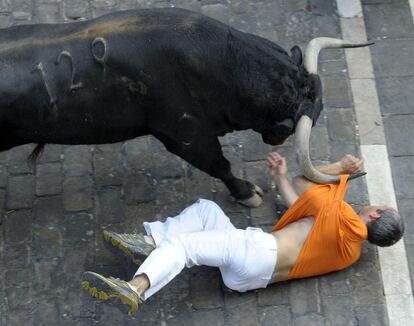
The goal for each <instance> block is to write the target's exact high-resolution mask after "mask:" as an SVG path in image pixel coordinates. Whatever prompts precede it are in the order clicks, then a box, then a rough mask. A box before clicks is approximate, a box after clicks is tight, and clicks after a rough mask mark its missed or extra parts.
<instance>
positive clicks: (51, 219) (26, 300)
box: [0, 0, 388, 326]
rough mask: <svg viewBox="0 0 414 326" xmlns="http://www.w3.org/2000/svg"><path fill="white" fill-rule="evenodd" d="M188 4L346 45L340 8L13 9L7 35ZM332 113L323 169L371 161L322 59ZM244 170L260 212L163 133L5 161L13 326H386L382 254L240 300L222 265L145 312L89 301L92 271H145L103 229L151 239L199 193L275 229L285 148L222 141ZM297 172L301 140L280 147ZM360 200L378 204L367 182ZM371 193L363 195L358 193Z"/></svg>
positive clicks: (3, 288) (179, 285) (326, 58)
mask: <svg viewBox="0 0 414 326" xmlns="http://www.w3.org/2000/svg"><path fill="white" fill-rule="evenodd" d="M167 6H176V7H183V8H188V9H192V10H195V11H199V12H202V13H204V14H206V15H209V16H211V17H214V18H216V19H219V20H221V21H223V22H225V23H228V24H230V25H232V26H234V27H235V28H238V29H240V30H243V31H247V32H251V33H255V34H258V35H261V36H264V37H266V38H268V39H270V40H272V41H275V42H278V43H279V44H280V45H282V46H283V47H285V48H286V49H289V48H290V47H291V46H293V45H295V44H298V45H300V46H302V48H303V47H304V45H305V44H306V43H307V42H308V41H309V40H310V39H311V38H312V37H315V36H334V37H338V36H339V37H340V29H339V22H338V18H337V16H336V14H335V8H334V7H333V4H332V3H331V1H324V0H312V1H304V0H293V1H292V0H291V1H288V0H263V1H253V0H250V1H244V0H238V1H235V0H231V1H230V0H228V1H226V0H201V1H197V0H188V1H186V0H175V1H174V0H171V1H167V0H147V1H144V0H105V1H103V0H88V1H83V0H66V1H62V0H33V1H28V0H0V26H1V27H7V26H10V25H15V24H27V23H29V24H30V23H40V22H63V21H72V20H76V19H80V18H82V17H86V18H91V17H96V16H99V15H102V14H104V13H108V12H112V11H115V10H123V9H130V8H147V7H148V8H150V7H167ZM320 68H321V74H322V76H323V83H324V96H325V110H324V112H323V114H322V115H321V117H320V119H319V121H318V123H317V125H316V127H315V128H314V130H313V134H312V142H311V144H312V150H311V151H312V155H313V158H314V159H315V160H316V161H317V162H319V163H323V162H328V161H332V160H336V159H339V158H340V157H341V156H342V155H343V154H345V153H354V154H358V153H359V149H358V138H357V137H358V136H357V134H358V130H357V129H356V127H355V115H354V111H353V102H352V96H351V93H350V87H349V82H348V76H347V70H346V63H345V59H344V53H343V51H341V50H335V51H326V52H324V53H323V55H322V56H321V64H320ZM221 142H222V144H223V149H224V152H225V155H226V157H228V158H229V159H230V160H231V161H232V163H233V169H234V172H235V174H236V175H238V176H244V177H247V178H248V179H249V180H251V181H253V182H255V183H257V184H258V185H260V186H261V187H262V188H263V189H264V190H265V191H266V196H265V203H264V205H263V206H261V207H260V208H257V209H247V208H244V207H242V206H240V205H238V204H236V203H234V202H233V201H232V200H231V198H230V197H229V194H228V192H227V190H226V189H225V187H224V185H223V184H222V183H221V182H219V181H217V180H214V179H212V178H210V177H209V176H207V175H206V174H204V173H202V172H200V171H199V170H197V169H195V168H193V167H191V166H189V165H188V164H187V163H186V162H184V161H182V160H181V159H179V158H177V157H176V156H174V155H172V154H170V153H168V152H167V151H166V150H165V149H164V148H163V145H161V144H160V143H159V142H158V141H157V140H155V139H154V138H151V137H142V138H139V139H135V140H131V141H127V142H125V143H119V144H112V145H99V146H61V145H48V146H47V147H46V149H45V152H44V154H43V155H42V157H41V158H40V159H39V161H38V162H37V164H35V165H30V164H28V163H27V156H28V154H29V153H30V152H31V150H32V148H33V146H32V145H26V146H21V147H18V148H14V149H12V150H10V151H8V152H4V153H0V206H1V208H2V215H1V217H0V223H1V224H0V266H1V267H0V325H23V324H24V325H92V324H98V325H113V324H117V325H137V324H139V325H335V326H340V325H386V324H387V323H388V320H387V317H386V309H385V305H384V298H383V295H382V283H381V278H380V277H381V276H380V274H379V272H378V271H379V264H378V260H377V254H376V250H375V248H373V247H372V246H369V245H366V246H364V250H363V255H362V257H361V259H360V261H359V262H358V263H356V264H355V265H354V266H353V267H351V268H348V269H346V270H344V271H341V272H338V273H334V274H331V275H327V276H323V277H318V278H311V279H307V280H300V281H294V282H285V283H281V284H278V285H272V286H270V287H269V288H267V289H263V290H260V291H252V292H249V293H245V294H238V293H236V292H230V291H228V290H226V289H225V288H224V287H223V285H222V282H221V279H220V276H219V273H218V271H217V270H216V269H213V268H206V267H198V268H192V269H190V270H186V271H184V272H183V273H182V274H181V275H179V276H178V277H177V278H176V279H175V280H173V281H172V282H171V283H170V284H169V285H168V286H167V287H166V288H165V289H164V290H163V291H161V292H160V293H158V294H156V295H154V296H153V297H152V298H151V299H149V300H148V301H147V302H146V303H145V304H144V305H143V306H142V309H141V310H140V312H139V313H138V314H137V316H136V317H126V316H124V315H122V314H121V313H120V312H119V311H118V310H117V309H116V308H114V307H112V306H109V305H104V304H99V303H96V302H94V301H92V300H91V299H90V298H89V296H87V295H85V294H84V293H83V291H82V290H81V287H80V282H79V280H80V276H81V273H82V272H83V271H85V270H93V271H97V272H99V273H103V274H105V275H113V276H117V277H122V278H126V277H128V276H130V275H131V273H133V272H134V270H133V268H131V267H130V266H127V265H126V264H125V262H124V261H122V260H121V259H118V258H116V257H115V256H113V255H112V254H111V253H110V252H108V251H107V250H106V249H105V248H104V246H103V243H102V236H101V232H102V230H103V229H106V228H107V229H111V230H117V231H123V232H131V231H134V230H138V231H139V230H142V226H141V224H142V222H143V221H144V220H157V219H161V218H163V217H167V216H173V215H175V214H176V213H177V212H179V211H180V210H181V209H183V208H184V207H185V206H186V205H187V204H189V203H191V202H193V201H194V200H196V199H197V198H198V197H204V198H209V199H213V200H215V201H216V202H217V203H218V204H219V205H221V206H222V207H223V209H224V210H225V211H226V212H227V213H228V215H229V216H230V217H231V219H232V221H233V222H234V224H235V225H237V226H238V227H243V228H244V227H246V226H260V227H263V228H264V229H266V230H269V228H270V227H271V226H272V225H273V223H274V222H275V218H276V217H277V216H280V214H281V211H282V208H281V207H280V206H279V205H277V204H276V203H275V200H274V197H275V192H274V189H273V188H272V185H271V183H270V181H269V179H268V178H267V176H266V169H265V167H266V163H265V161H264V157H265V155H266V154H267V153H268V152H269V151H270V150H272V149H275V148H272V147H270V146H267V145H265V144H263V143H262V141H261V139H260V136H259V135H257V134H255V133H253V132H251V131H246V132H238V133H233V134H230V135H227V136H226V137H224V138H222V139H221ZM278 150H280V151H281V152H282V153H283V154H284V155H286V156H287V157H288V158H289V166H290V173H291V174H292V175H293V174H294V173H295V171H296V163H295V160H294V148H293V146H292V140H291V139H290V140H288V141H287V142H286V143H285V144H284V145H283V146H280V147H278ZM350 188H351V189H350V191H349V194H348V200H349V201H350V202H351V203H352V204H353V205H354V206H355V207H356V208H358V207H360V206H361V205H364V204H366V203H367V195H366V191H363V192H362V193H361V189H362V190H364V189H365V184H364V181H363V180H356V181H353V182H352V184H351V186H350ZM357 192H358V194H357Z"/></svg>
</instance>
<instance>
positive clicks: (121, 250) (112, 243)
mask: <svg viewBox="0 0 414 326" xmlns="http://www.w3.org/2000/svg"><path fill="white" fill-rule="evenodd" d="M103 237H104V240H105V241H106V243H107V244H108V245H109V248H110V249H111V251H112V252H114V253H115V254H116V255H117V256H120V257H122V258H123V257H125V256H126V257H127V258H128V259H130V260H131V261H132V263H134V264H135V265H138V266H140V265H141V264H142V263H143V261H144V260H145V258H147V256H145V255H144V254H142V255H141V256H138V254H136V253H133V252H132V251H131V250H129V248H128V247H127V246H125V245H124V244H123V243H122V242H121V241H120V240H118V239H117V238H116V237H113V236H112V235H111V234H110V233H109V232H106V231H105V230H104V231H103ZM114 248H115V250H113V249H114Z"/></svg>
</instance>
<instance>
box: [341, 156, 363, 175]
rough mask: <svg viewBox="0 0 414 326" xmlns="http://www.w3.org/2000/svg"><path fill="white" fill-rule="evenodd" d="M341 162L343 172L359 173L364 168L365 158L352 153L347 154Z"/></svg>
mask: <svg viewBox="0 0 414 326" xmlns="http://www.w3.org/2000/svg"><path fill="white" fill-rule="evenodd" d="M339 164H340V166H341V169H342V174H352V173H358V172H362V171H363V170H364V160H362V159H359V158H357V157H355V156H352V155H350V154H347V155H345V156H344V157H343V158H342V159H341V160H340V161H339Z"/></svg>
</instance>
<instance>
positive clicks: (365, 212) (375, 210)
mask: <svg viewBox="0 0 414 326" xmlns="http://www.w3.org/2000/svg"><path fill="white" fill-rule="evenodd" d="M387 209H392V210H393V208H391V207H388V206H365V207H362V208H361V210H360V211H359V214H358V215H359V217H360V218H361V220H362V221H363V222H364V223H365V224H368V223H369V222H371V221H375V220H377V219H379V218H380V214H381V211H384V210H387Z"/></svg>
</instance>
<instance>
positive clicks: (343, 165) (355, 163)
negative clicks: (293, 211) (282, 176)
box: [292, 154, 364, 195]
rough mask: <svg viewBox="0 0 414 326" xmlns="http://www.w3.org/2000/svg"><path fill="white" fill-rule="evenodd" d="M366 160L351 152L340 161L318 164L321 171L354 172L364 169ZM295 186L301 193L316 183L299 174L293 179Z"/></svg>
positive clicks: (332, 172)
mask: <svg viewBox="0 0 414 326" xmlns="http://www.w3.org/2000/svg"><path fill="white" fill-rule="evenodd" d="M363 164H364V160H362V159H359V158H357V157H355V156H352V155H350V154H347V155H345V156H344V157H343V158H342V159H341V160H340V161H338V162H335V163H331V164H326V165H321V166H317V167H316V169H318V170H319V171H320V172H322V173H325V174H330V175H340V174H352V173H357V172H362V171H363ZM292 183H293V187H294V188H295V190H296V191H297V192H298V193H299V195H301V194H302V193H303V192H304V191H306V190H307V189H308V188H310V187H312V186H313V185H315V183H314V182H312V181H310V180H309V179H306V178H305V177H304V176H301V175H298V176H296V177H294V178H293V180H292Z"/></svg>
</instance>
